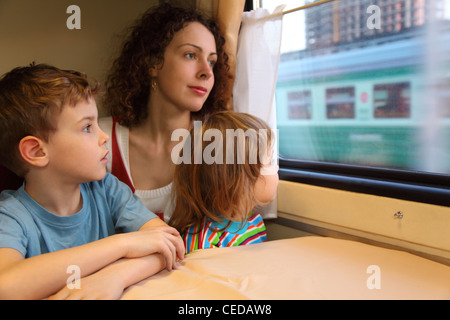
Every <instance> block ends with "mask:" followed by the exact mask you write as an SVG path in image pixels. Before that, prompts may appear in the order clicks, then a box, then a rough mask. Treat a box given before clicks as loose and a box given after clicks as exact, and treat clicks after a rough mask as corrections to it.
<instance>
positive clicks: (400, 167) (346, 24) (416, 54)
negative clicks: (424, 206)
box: [253, 0, 450, 205]
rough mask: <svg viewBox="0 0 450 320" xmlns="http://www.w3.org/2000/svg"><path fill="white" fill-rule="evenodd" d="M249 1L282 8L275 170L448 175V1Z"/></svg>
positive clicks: (427, 177) (422, 177) (404, 177)
mask: <svg viewBox="0 0 450 320" xmlns="http://www.w3.org/2000/svg"><path fill="white" fill-rule="evenodd" d="M253 3H254V4H257V5H259V6H260V7H262V8H265V9H267V10H268V11H269V12H273V10H274V9H275V8H276V7H277V6H278V5H280V4H286V5H287V6H286V7H285V8H284V11H285V12H286V11H289V13H288V14H285V15H283V28H282V43H281V56H280V62H279V67H278V78H277V86H276V94H275V99H276V108H277V126H278V132H279V137H278V138H279V144H278V148H279V154H280V168H283V166H284V168H288V169H293V170H294V171H295V170H297V169H298V170H297V171H295V172H296V173H295V174H298V173H299V172H300V171H302V170H303V171H305V172H306V171H308V174H307V177H308V178H306V176H303V178H304V179H303V180H302V181H307V180H309V177H311V172H314V173H331V174H333V173H336V172H339V173H344V175H345V177H346V178H348V177H349V176H352V177H356V176H358V177H359V176H360V175H361V176H364V177H366V176H370V177H371V178H373V179H376V180H379V179H381V180H382V181H383V182H385V181H386V179H388V180H391V179H393V177H394V176H395V177H396V178H395V181H409V182H408V183H413V184H416V183H419V182H418V181H420V184H421V185H428V184H430V185H434V184H435V183H436V181H448V178H449V175H450V139H448V137H450V0H433V1H424V0H420V1H411V0H372V1H357V0H334V1H333V0H330V1H323V0H322V1H319V0H283V1H280V0H259V1H258V0H255V1H253ZM302 6H303V7H306V8H302V9H300V10H295V8H298V7H302ZM291 9H294V10H291ZM301 119H308V121H299V120H301ZM294 171H292V170H291V171H289V172H290V174H291V173H293V172H294ZM280 172H283V171H282V170H281V171H280ZM286 172H287V171H286ZM442 179H443V180H442ZM362 184H363V183H359V182H358V190H360V189H361V185H362ZM437 185H438V187H439V188H441V189H440V190H442V188H444V189H449V187H448V182H442V183H437ZM370 188H371V187H370ZM425 197H427V196H424V197H422V198H425ZM447 198H448V194H447ZM425 201H426V200H425ZM446 203H447V204H449V205H450V199H449V200H447V201H446Z"/></svg>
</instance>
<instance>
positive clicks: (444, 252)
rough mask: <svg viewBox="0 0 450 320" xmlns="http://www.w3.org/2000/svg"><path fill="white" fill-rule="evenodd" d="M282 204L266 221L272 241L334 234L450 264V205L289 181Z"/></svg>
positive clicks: (280, 198) (282, 184)
mask: <svg viewBox="0 0 450 320" xmlns="http://www.w3.org/2000/svg"><path fill="white" fill-rule="evenodd" d="M277 203H278V218H277V219H274V220H268V221H266V225H267V232H268V240H277V239H282V238H290V237H298V236H309V235H319V236H331V237H336V238H342V239H348V240H356V241H361V242H365V243H369V244H373V245H377V246H382V247H387V248H392V249H399V250H404V251H408V252H410V253H413V254H416V255H419V256H423V257H425V258H428V259H431V260H434V261H438V262H440V263H444V264H447V265H450V241H449V233H448V228H447V226H448V225H449V224H450V208H448V207H443V206H438V205H430V204H424V203H419V202H414V201H406V200H399V199H393V198H387V197H381V196H374V195H369V194H361V193H356V192H348V191H342V190H335V189H330V188H324V187H317V186H312V185H306V184H301V183H294V182H290V181H283V180H281V181H280V183H279V186H278V201H277ZM399 213H401V214H399ZM399 215H402V216H399Z"/></svg>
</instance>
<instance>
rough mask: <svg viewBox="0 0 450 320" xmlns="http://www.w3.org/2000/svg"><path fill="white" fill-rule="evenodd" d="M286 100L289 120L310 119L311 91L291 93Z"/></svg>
mask: <svg viewBox="0 0 450 320" xmlns="http://www.w3.org/2000/svg"><path fill="white" fill-rule="evenodd" d="M287 98H288V104H287V107H288V117H289V119H311V111H312V108H311V107H312V100H311V90H302V91H291V92H288V94H287Z"/></svg>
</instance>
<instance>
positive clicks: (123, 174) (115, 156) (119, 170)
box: [111, 117, 136, 193]
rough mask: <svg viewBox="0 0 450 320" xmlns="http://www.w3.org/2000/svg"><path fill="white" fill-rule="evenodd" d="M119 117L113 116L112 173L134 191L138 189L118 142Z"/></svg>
mask: <svg viewBox="0 0 450 320" xmlns="http://www.w3.org/2000/svg"><path fill="white" fill-rule="evenodd" d="M117 120H118V119H117V118H115V117H113V123H112V130H111V131H112V132H111V149H112V150H111V152H112V160H111V173H112V174H113V175H115V176H116V177H117V178H118V179H119V180H120V181H122V182H124V183H126V184H127V185H128V186H129V187H130V189H131V190H132V191H133V193H134V192H135V191H136V190H135V188H134V186H133V184H132V183H131V179H130V177H129V176H128V173H127V170H126V168H125V164H124V163H123V159H122V156H121V155H120V150H119V144H118V143H117V137H116V122H117Z"/></svg>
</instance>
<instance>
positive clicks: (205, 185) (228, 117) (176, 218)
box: [169, 111, 272, 232]
mask: <svg viewBox="0 0 450 320" xmlns="http://www.w3.org/2000/svg"><path fill="white" fill-rule="evenodd" d="M209 129H215V132H216V133H217V132H220V133H221V135H222V137H223V149H222V150H224V151H223V161H222V163H220V162H221V161H214V162H212V163H211V164H207V163H205V162H204V161H202V163H201V164H195V163H194V162H195V161H194V154H195V152H196V150H194V148H195V146H194V143H191V150H190V151H191V161H190V164H186V163H181V164H178V165H177V166H176V168H175V177H174V182H173V193H172V195H173V201H174V202H175V209H174V212H173V214H172V217H171V219H170V222H169V224H170V225H171V226H173V227H175V228H176V229H177V230H178V231H180V232H184V231H185V230H186V228H188V227H190V226H192V225H195V224H197V223H198V222H200V221H201V220H202V218H203V217H204V216H206V217H208V218H210V219H212V220H214V221H221V219H223V218H227V219H229V220H231V221H245V219H246V217H247V215H248V214H249V213H250V212H251V210H252V209H253V207H254V206H255V205H256V204H258V202H257V201H256V199H255V197H254V195H253V187H254V184H255V183H256V181H257V179H258V178H259V177H260V170H261V167H262V161H261V160H262V159H260V157H259V156H257V157H254V155H255V154H254V152H257V153H256V154H260V152H261V154H265V155H267V154H268V151H269V148H271V141H272V131H271V129H270V127H269V126H268V125H267V124H266V123H265V122H264V121H262V120H261V119H259V118H257V117H255V116H252V115H250V114H245V113H236V112H233V111H222V112H218V113H215V114H212V115H210V116H208V117H206V118H205V119H204V120H203V122H202V126H201V134H202V137H203V135H204V133H205V132H206V131H208V130H209ZM230 129H231V130H234V131H236V130H239V129H242V131H244V132H247V130H249V129H250V131H253V132H256V133H260V132H264V133H265V134H266V135H265V136H264V135H261V134H257V135H245V136H244V137H243V138H244V139H245V140H244V141H245V143H244V146H245V149H243V150H245V152H243V153H244V154H245V161H242V160H241V161H239V160H238V159H237V158H238V154H239V152H241V150H237V149H238V147H239V146H242V144H241V145H240V144H239V142H237V141H233V142H230V141H227V140H229V139H226V137H227V130H230ZM260 129H262V130H260ZM217 130H218V131H217ZM242 131H241V132H242ZM194 134H198V132H194V129H192V130H191V132H190V137H193V135H194ZM233 139H235V137H233ZM255 139H256V141H255ZM191 140H192V139H191ZM241 142H242V141H241ZM211 143H212V142H209V141H203V139H202V148H201V151H202V155H203V151H204V150H205V147H206V146H208V145H209V144H211ZM230 146H232V148H230ZM260 148H261V149H264V150H259V149H260ZM230 149H231V150H230ZM230 152H232V157H233V163H230V162H229V161H225V158H227V160H229V159H230ZM241 153H242V152H241ZM255 158H256V161H254V159H255ZM252 160H253V161H252ZM241 162H243V163H242V164H240V163H241ZM225 228H226V227H225Z"/></svg>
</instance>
